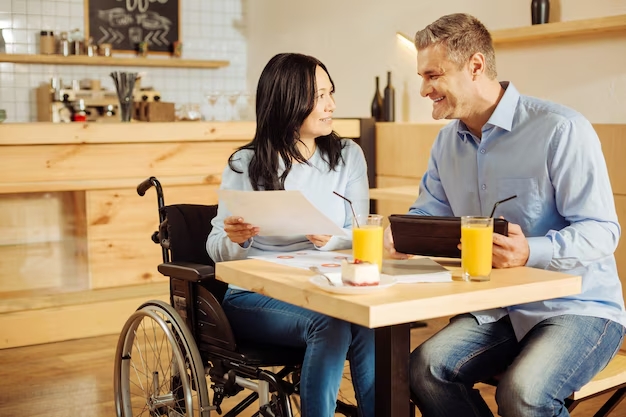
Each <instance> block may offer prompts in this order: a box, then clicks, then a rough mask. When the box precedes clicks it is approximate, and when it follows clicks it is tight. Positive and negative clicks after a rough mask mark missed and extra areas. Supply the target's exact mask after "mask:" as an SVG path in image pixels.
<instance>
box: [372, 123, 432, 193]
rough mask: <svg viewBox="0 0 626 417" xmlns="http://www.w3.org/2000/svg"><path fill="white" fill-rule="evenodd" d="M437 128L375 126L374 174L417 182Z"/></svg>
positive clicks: (424, 125)
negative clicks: (414, 179)
mask: <svg viewBox="0 0 626 417" xmlns="http://www.w3.org/2000/svg"><path fill="white" fill-rule="evenodd" d="M441 128H442V125H439V124H408V123H407V124H404V123H376V175H382V176H387V177H404V178H417V179H421V178H422V175H423V174H424V172H425V171H426V168H427V167H428V158H429V156H430V148H431V147H432V145H433V143H434V142H435V139H436V138H437V133H438V132H439V130H440V129H441ZM377 187H381V185H380V184H377Z"/></svg>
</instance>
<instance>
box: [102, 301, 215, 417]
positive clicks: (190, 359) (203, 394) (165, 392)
mask: <svg viewBox="0 0 626 417" xmlns="http://www.w3.org/2000/svg"><path fill="white" fill-rule="evenodd" d="M114 389H115V408H116V412H117V416H118V417H135V416H149V417H209V416H210V409H211V408H210V407H209V394H208V390H207V383H206V376H205V372H204V366H203V363H202V358H201V357H200V352H198V348H197V346H196V343H195V341H194V340H193V337H192V336H191V333H190V331H189V330H188V329H187V326H186V325H185V324H184V322H183V320H182V319H181V317H180V316H179V315H178V313H177V312H176V311H175V310H174V309H173V308H172V307H171V306H170V305H169V304H166V303H164V302H162V301H158V300H156V301H148V302H146V303H144V304H143V305H141V306H140V307H139V308H138V309H137V311H135V312H134V313H133V315H132V316H131V317H130V318H129V319H128V320H127V321H126V324H125V325H124V328H123V330H122V333H121V334H120V338H119V341H118V344H117V352H116V356H115V379H114Z"/></svg>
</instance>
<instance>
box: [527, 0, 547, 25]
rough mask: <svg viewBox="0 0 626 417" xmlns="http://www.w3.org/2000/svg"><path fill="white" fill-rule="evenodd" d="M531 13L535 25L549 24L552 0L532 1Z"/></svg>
mask: <svg viewBox="0 0 626 417" xmlns="http://www.w3.org/2000/svg"><path fill="white" fill-rule="evenodd" d="M530 13H531V16H532V22H533V25H541V24H543V23H548V21H549V20H550V0H532V1H531V2H530Z"/></svg>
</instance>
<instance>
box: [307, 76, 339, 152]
mask: <svg viewBox="0 0 626 417" xmlns="http://www.w3.org/2000/svg"><path fill="white" fill-rule="evenodd" d="M315 85H316V87H317V91H316V92H315V107H313V111H312V112H311V114H309V115H308V116H307V118H306V119H304V123H302V126H301V127H300V140H307V139H309V140H310V139H315V138H317V137H319V136H326V135H330V134H331V133H332V131H333V118H332V116H333V111H335V99H334V98H333V94H334V91H333V85H332V84H331V82H330V78H329V77H328V74H326V71H324V70H323V69H322V67H319V66H318V67H317V68H316V69H315Z"/></svg>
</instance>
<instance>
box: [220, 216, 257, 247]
mask: <svg viewBox="0 0 626 417" xmlns="http://www.w3.org/2000/svg"><path fill="white" fill-rule="evenodd" d="M224 232H226V236H228V238H229V239H230V240H231V241H233V242H234V243H237V244H239V245H241V244H242V243H244V242H246V241H247V240H248V239H250V238H251V237H253V236H256V235H257V234H259V228H258V227H254V226H252V225H251V224H250V223H245V222H244V221H243V219H242V218H241V217H237V216H230V217H226V218H225V219H224Z"/></svg>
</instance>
